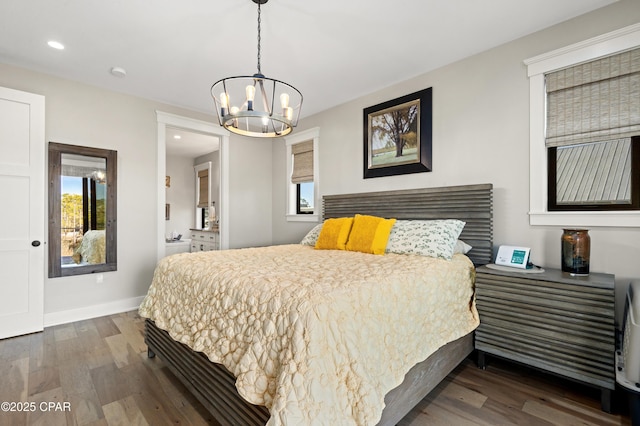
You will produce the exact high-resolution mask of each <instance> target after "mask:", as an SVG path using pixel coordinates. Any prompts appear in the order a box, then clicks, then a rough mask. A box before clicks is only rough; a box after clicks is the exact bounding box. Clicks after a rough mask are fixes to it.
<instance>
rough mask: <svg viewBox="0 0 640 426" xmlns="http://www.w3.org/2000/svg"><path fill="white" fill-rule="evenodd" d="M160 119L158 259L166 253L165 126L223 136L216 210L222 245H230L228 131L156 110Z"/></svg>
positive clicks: (222, 247)
mask: <svg viewBox="0 0 640 426" xmlns="http://www.w3.org/2000/svg"><path fill="white" fill-rule="evenodd" d="M156 118H157V121H158V143H157V147H158V158H157V162H158V164H157V170H158V176H157V182H158V198H157V199H158V206H157V209H156V212H157V217H156V221H157V230H156V233H157V235H156V237H157V239H156V241H157V258H158V259H157V260H160V259H162V258H163V257H164V256H165V203H166V193H165V192H166V191H165V177H166V174H167V173H166V171H167V151H166V144H167V142H166V129H167V127H176V128H180V129H184V130H187V131H194V132H197V133H203V134H206V135H211V136H215V137H218V138H220V206H217V207H216V214H217V216H218V217H219V218H220V249H221V250H222V249H226V248H229V232H228V231H229V167H228V165H229V135H230V133H229V131H227V130H225V129H223V128H222V127H220V126H217V125H214V124H212V123H208V122H206V121H202V120H196V119H194V118H189V117H184V116H180V115H176V114H171V113H167V112H162V111H156Z"/></svg>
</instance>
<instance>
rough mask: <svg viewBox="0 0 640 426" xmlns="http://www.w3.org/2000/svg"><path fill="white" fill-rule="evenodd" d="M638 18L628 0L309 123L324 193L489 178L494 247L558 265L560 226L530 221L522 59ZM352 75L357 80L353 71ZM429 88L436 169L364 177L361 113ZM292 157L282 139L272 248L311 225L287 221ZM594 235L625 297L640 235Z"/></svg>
mask: <svg viewBox="0 0 640 426" xmlns="http://www.w3.org/2000/svg"><path fill="white" fill-rule="evenodd" d="M637 22H640V2H638V1H637V0H622V1H620V2H618V3H616V4H613V5H611V6H609V7H606V8H604V9H601V10H598V11H595V12H593V13H590V14H587V15H584V16H582V17H578V18H576V19H573V20H571V21H568V22H565V23H562V24H559V25H557V26H555V27H552V28H550V29H547V30H544V31H541V32H539V33H536V34H533V35H531V36H528V37H525V38H522V39H519V40H516V41H513V42H511V43H508V44H505V45H502V46H500V47H497V48H495V49H492V50H489V51H487V52H484V53H481V54H478V55H476V56H473V57H471V58H468V59H465V60H463V61H460V62H457V63H454V64H451V65H449V66H446V67H443V68H440V69H437V70H434V71H432V72H429V73H427V74H424V75H421V76H419V77H416V78H414V79H412V80H409V81H405V82H403V83H400V84H397V85H394V86H391V87H388V88H386V89H384V90H381V91H378V92H375V93H372V94H370V95H368V96H365V97H362V98H359V99H356V100H354V101H352V102H349V103H346V104H344V105H341V106H339V107H335V108H332V109H330V110H328V111H324V112H322V113H319V114H317V115H314V116H312V117H309V118H307V119H305V120H303V122H302V123H301V126H299V129H298V131H300V130H304V129H307V128H311V127H315V126H318V127H320V144H319V145H320V182H321V193H323V194H335V193H350V192H369V191H380V190H392V189H401V188H419V187H434V186H444V185H459V184H470V183H484V182H490V183H493V185H494V200H495V204H494V242H495V244H496V246H497V245H500V244H512V245H524V246H530V247H532V260H533V262H535V263H537V264H540V265H544V266H547V267H556V268H557V267H559V266H560V235H561V233H562V230H561V229H560V228H559V227H539V226H536V227H532V226H530V225H529V217H528V211H529V81H528V79H527V73H526V67H525V65H524V64H523V60H525V59H526V58H529V57H533V56H536V55H539V54H542V53H545V52H548V51H551V50H554V49H557V48H560V47H563V46H566V45H569V44H572V43H576V42H579V41H582V40H586V39H588V38H591V37H594V36H597V35H600V34H603V33H607V32H610V31H613V30H616V29H619V28H622V27H625V26H627V25H631V24H634V23H637ZM435 42H437V43H441V42H442V41H435ZM416 54H418V55H419V54H421V52H416ZM345 78H354V79H355V78H358V76H357V75H353V76H350V75H349V74H348V72H346V73H345ZM426 87H433V172H431V173H421V174H412V175H404V176H393V177H384V178H374V179H363V178H362V149H363V134H362V133H363V131H362V128H363V124H362V123H363V117H362V114H363V113H362V110H363V109H364V108H366V107H369V106H372V105H376V104H378V103H380V102H384V101H387V100H389V99H393V98H396V97H399V96H402V95H405V94H408V93H412V92H415V91H418V90H421V89H424V88H426ZM284 156H285V148H284V142H283V141H276V142H275V143H274V187H273V188H274V189H273V191H274V226H273V233H274V242H289V241H298V240H299V239H300V238H301V237H302V236H303V235H304V233H305V231H306V230H308V229H310V227H311V224H300V223H287V222H286V221H285V220H284V205H285V199H284V194H283V191H284V188H285V185H286V179H285V177H284V169H285V165H284ZM590 234H591V247H592V253H591V270H592V271H598V272H609V273H613V274H615V275H616V281H617V283H616V285H617V289H618V293H619V295H618V298H619V301H621V297H620V296H621V295H622V294H623V292H624V290H625V288H626V285H627V284H628V282H629V280H630V279H631V278H632V277H638V278H640V268H639V267H638V260H639V259H640V229H637V228H631V229H629V228H625V229H620V228H615V227H611V228H599V229H592V230H591V231H590ZM620 307H621V303H619V304H618V311H619V310H620Z"/></svg>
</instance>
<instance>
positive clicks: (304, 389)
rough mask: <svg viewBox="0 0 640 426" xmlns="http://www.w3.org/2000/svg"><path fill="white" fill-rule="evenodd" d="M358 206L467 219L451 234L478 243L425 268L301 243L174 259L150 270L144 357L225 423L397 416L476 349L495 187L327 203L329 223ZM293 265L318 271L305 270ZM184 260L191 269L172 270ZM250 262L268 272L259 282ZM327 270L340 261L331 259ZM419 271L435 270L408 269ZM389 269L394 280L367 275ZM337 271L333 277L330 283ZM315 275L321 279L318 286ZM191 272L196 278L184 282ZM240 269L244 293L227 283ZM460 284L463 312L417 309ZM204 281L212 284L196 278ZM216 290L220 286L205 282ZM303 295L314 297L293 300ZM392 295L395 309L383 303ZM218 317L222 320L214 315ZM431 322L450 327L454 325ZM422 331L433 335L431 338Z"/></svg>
mask: <svg viewBox="0 0 640 426" xmlns="http://www.w3.org/2000/svg"><path fill="white" fill-rule="evenodd" d="M356 214H366V215H375V216H380V217H387V218H388V217H394V218H397V219H399V220H404V221H406V220H411V219H423V220H424V219H427V220H435V219H457V220H460V221H464V222H465V223H466V225H465V226H464V229H463V230H462V233H461V234H460V236H459V238H460V239H461V240H463V241H465V242H466V243H467V244H469V245H471V246H472V247H473V248H472V249H471V251H469V252H468V253H467V256H464V255H458V254H456V255H454V256H452V258H451V259H450V260H447V261H443V260H442V259H431V260H430V261H428V262H430V263H429V265H428V266H424V265H423V264H422V262H425V261H426V260H423V259H418V258H419V257H421V256H406V255H399V254H395V253H390V254H386V255H385V256H375V255H370V254H363V253H360V252H345V251H340V250H314V249H313V248H312V247H308V246H306V247H305V246H304V245H301V244H298V245H283V246H274V247H272V248H251V249H240V250H229V251H226V253H222V252H218V253H217V254H215V255H211V254H207V253H198V254H180V255H175V256H170V257H169V258H166V259H165V260H163V261H162V262H161V263H160V264H159V265H158V268H157V269H156V274H155V275H154V283H153V284H152V286H151V288H150V290H149V294H148V295H147V298H145V301H144V302H143V304H142V305H141V308H140V312H141V315H142V316H144V317H146V318H147V321H146V336H145V340H146V342H147V345H148V348H149V356H154V355H156V354H157V355H158V356H159V357H160V358H161V359H162V360H163V361H164V362H166V363H167V365H168V366H169V367H170V369H171V370H172V371H173V372H174V374H176V376H177V377H178V378H179V379H180V380H181V381H183V382H184V383H185V385H186V386H187V387H188V388H189V390H190V391H191V392H192V393H193V394H194V395H195V396H196V397H197V398H198V399H199V400H200V402H202V404H203V405H204V406H205V407H206V408H207V409H208V410H209V411H211V412H212V413H213V414H214V416H215V418H216V420H218V421H219V422H220V423H221V424H230V425H257V424H265V423H269V424H274V425H277V424H312V423H317V424H322V423H325V424H326V423H329V422H330V423H335V424H375V423H378V424H395V423H397V421H398V420H400V419H401V418H402V417H404V416H405V415H406V413H408V412H409V411H410V410H411V408H412V407H413V406H415V404H417V403H418V402H419V401H420V400H421V399H423V398H424V396H425V395H426V394H427V393H428V392H429V391H430V390H431V389H433V388H434V387H435V386H436V385H437V384H438V383H439V382H440V381H441V380H442V379H443V378H444V377H446V375H447V374H448V373H449V372H450V371H451V370H452V369H453V368H455V366H457V365H458V364H459V363H460V362H461V361H462V360H463V359H464V358H465V357H466V356H467V355H468V354H469V353H470V352H471V351H472V349H473V329H474V328H475V326H477V312H476V311H475V306H474V305H473V282H472V280H473V275H474V274H473V264H476V265H480V264H484V263H488V262H489V261H490V259H491V251H492V186H491V185H490V184H482V185H468V186H456V187H444V188H428V189H417V190H402V191H385V192H375V193H364V194H343V195H334V196H325V197H324V199H323V215H324V218H325V219H332V218H341V217H348V216H353V215H356ZM205 256H214V257H205ZM298 258H299V259H301V260H296V259H298ZM471 261H473V264H472V263H471ZM302 262H306V263H305V265H315V266H308V267H306V269H305V268H300V267H299V264H300V263H302ZM369 262H372V264H369ZM180 264H185V265H188V266H187V267H186V268H185V267H182V269H180V268H179V267H178V265H180ZM209 264H213V265H215V267H213V268H214V269H210V268H211V266H208V265H209ZM254 264H255V265H257V267H258V268H259V269H260V270H261V271H264V272H266V274H265V275H264V276H257V272H255V271H253V270H251V267H252V266H253V265H254ZM330 264H331V265H335V266H334V267H333V268H328V267H326V265H330ZM234 265H235V266H234ZM394 265H395V266H394ZM398 265H402V267H401V268H399V267H398ZM449 265H451V270H450V269H449V268H450V266H449ZM424 267H426V268H431V269H432V270H433V271H434V272H436V273H433V274H422V273H420V272H417V271H422V269H420V268H424ZM296 268H298V269H296ZM440 268H442V269H440ZM209 269H210V270H209ZM307 269H308V271H307ZM390 269H394V272H393V273H392V274H390V275H389V276H386V275H385V276H383V277H380V276H378V275H370V274H378V273H379V271H380V270H390ZM176 271H183V272H176ZM184 271H189V272H188V273H185V272H184ZM336 271H339V275H340V276H339V277H337V279H335V280H333V281H332V280H329V279H328V278H327V276H328V275H332V274H333V273H334V272H336ZM372 271H373V272H372ZM336 273H337V272H336ZM291 274H292V275H293V276H294V277H295V278H291ZM318 275H322V279H321V280H320V281H321V282H314V281H313V277H315V276H318ZM186 276H189V277H192V278H195V279H193V280H192V281H190V282H191V284H189V285H188V286H185V285H181V283H180V281H182V280H183V278H184V277H186ZM214 276H215V277H214ZM238 276H240V277H242V281H243V285H242V286H241V287H235V284H231V283H232V282H234V281H233V280H231V278H232V277H233V278H234V279H236V281H237V278H238ZM343 276H348V277H349V279H348V280H346V279H344V278H341V277H343ZM435 277H440V279H441V280H440V281H439V282H438V283H437V285H438V286H442V288H441V287H437V291H436V290H435V289H436V288H435V287H434V286H433V285H429V284H430V283H431V281H430V280H434V279H436V278H435ZM184 279H186V278H184ZM464 280H467V281H470V284H468V283H467V284H465V286H466V290H459V291H466V292H467V293H464V292H463V293H461V294H462V296H460V295H459V296H458V297H457V299H460V300H463V301H464V303H463V304H462V307H460V304H457V305H456V307H453V305H451V309H454V310H456V309H457V310H458V311H459V313H456V314H451V313H447V314H446V315H449V316H448V317H447V321H442V315H443V313H436V312H435V309H433V311H434V313H433V314H432V313H431V311H432V309H431V308H426V307H425V306H426V305H425V306H423V305H424V304H426V303H430V302H429V298H433V297H436V298H438V297H445V296H442V294H445V293H446V291H444V286H447V285H450V284H451V285H452V286H453V287H454V288H458V287H456V286H457V284H456V283H457V282H458V281H460V282H462V281H464ZM209 281H214V282H215V283H216V284H215V285H214V286H213V287H211V286H209V285H208V284H207V285H205V284H204V283H205V282H209ZM293 281H296V283H295V285H293V284H292V282H293ZM283 282H284V283H286V284H282V283H283ZM305 283H306V284H305ZM328 283H330V284H328ZM372 283H373V284H375V285H372ZM380 283H384V285H385V292H384V293H381V292H380V291H379V288H380V286H379V284H380ZM307 284H308V285H307ZM320 284H321V285H320ZM454 284H455V285H454ZM180 285H181V286H180ZM376 286H377V287H376ZM465 286H463V288H464V287H465ZM218 287H228V288H227V290H228V292H227V293H224V294H223V293H219V292H218V290H211V288H218ZM372 287H373V288H372ZM396 291H398V293H396ZM434 291H435V293H434ZM456 291H458V290H456ZM407 292H408V293H407ZM301 293H305V294H306V295H307V296H310V297H309V298H301V297H300V298H299V297H298V296H299V294H301ZM423 293H424V294H423ZM394 298H396V299H398V300H396V301H395V303H396V305H392V304H391V303H392V302H391V301H392V299H394ZM454 299H456V297H454ZM189 300H190V301H189ZM298 300H299V302H298ZM294 301H295V302H294ZM261 302H264V303H261ZM439 303H440V304H445V305H447V306H449V305H448V304H449V302H446V301H441V302H439ZM465 304H466V306H465ZM387 305H389V306H387ZM186 306H189V307H188V308H186ZM212 306H214V308H213V309H214V311H213V312H211V311H209V309H212ZM256 306H263V307H264V309H263V310H258V308H257V307H256ZM353 306H355V308H354V307H353ZM421 308H424V310H420V309H421ZM247 309H249V310H251V309H253V310H255V311H250V312H246V311H247ZM222 311H224V312H225V317H224V318H223V317H222V316H217V315H220V312H222ZM458 311H456V312H458ZM354 312H355V314H354ZM412 312H414V314H412ZM432 315H435V316H432ZM438 316H440V319H439V320H438V319H437V318H438ZM207 317H210V318H214V319H213V322H215V323H216V325H215V326H213V325H210V323H209V321H208V320H206V318H207ZM231 318H235V320H234V321H235V322H233V321H231ZM270 319H272V321H271V320H270ZM287 321H289V322H287ZM429 321H431V322H429ZM436 323H439V324H445V323H446V324H449V323H454V325H455V324H457V323H459V324H457V325H455V327H454V328H455V330H449V329H445V328H442V329H441V328H440V326H438V327H437V328H436V326H434V325H432V324H436ZM254 325H255V327H254ZM458 325H460V326H461V327H458ZM252 327H253V328H252ZM427 328H429V329H430V328H433V329H434V330H436V329H437V332H433V333H430V334H429V335H427V334H426V332H425V330H426V329H427ZM268 329H274V330H278V331H277V332H276V333H275V335H274V336H273V337H266V338H263V337H260V336H263V334H264V335H265V336H271V335H270V334H267V331H268ZM165 330H170V332H171V335H170V334H169V333H168V332H167V331H165ZM249 331H250V332H249ZM271 331H273V330H271ZM402 333H408V334H402ZM431 335H433V337H432V336H431ZM212 342H213V345H212V344H211V343H212ZM370 342H379V343H380V346H374V343H371V344H369V343H370ZM425 358H426V359H425ZM210 359H212V360H214V361H216V362H211V361H210ZM222 364H224V366H223V365H222ZM225 366H226V367H225ZM230 371H231V372H230ZM327 371H335V374H334V373H332V374H327ZM232 373H233V374H232ZM240 394H242V395H243V397H244V398H243V397H240ZM246 400H249V401H252V402H254V403H255V404H251V403H248V402H247V401H246ZM266 407H269V409H267V408H266ZM345 413H347V414H345Z"/></svg>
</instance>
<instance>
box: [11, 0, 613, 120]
mask: <svg viewBox="0 0 640 426" xmlns="http://www.w3.org/2000/svg"><path fill="white" fill-rule="evenodd" d="M614 1H615V0H394V1H389V0H387V1H378V0H322V1H309V0H271V1H270V2H269V3H267V4H265V5H263V6H262V60H261V62H262V72H263V73H264V74H265V75H267V76H268V77H271V78H275V79H279V80H283V81H286V82H288V83H290V84H292V85H293V86H295V87H296V88H298V89H299V90H300V91H301V92H302V93H303V95H304V104H303V106H302V116H308V115H310V114H313V113H317V112H319V111H322V110H325V109H328V108H330V107H332V106H335V105H338V104H341V103H344V102H346V101H349V100H351V99H355V98H358V97H360V96H363V95H365V94H367V93H371V92H374V91H376V90H378V89H381V88H383V87H386V86H390V85H392V84H394V83H396V82H399V81H403V80H406V79H408V78H411V77H414V76H416V75H419V74H422V73H425V72H427V71H429V70H432V69H435V68H438V67H440V66H443V65H446V64H448V63H451V62H453V61H456V60H459V59H461V58H464V57H467V56H470V55H473V54H475V53H478V52H481V51H484V50H487V49H489V48H492V47H494V46H497V45H500V44H503V43H505V42H508V41H510V40H513V39H516V38H519V37H522V36H524V35H526V34H529V33H532V32H535V31H538V30H541V29H543V28H545V27H548V26H551V25H554V24H557V23H559V22H562V21H564V20H567V19H569V18H572V17H574V16H577V15H580V14H583V13H586V12H588V11H591V10H594V9H597V8H599V7H602V6H605V5H607V4H610V3H613V2H614ZM49 40H57V41H59V42H61V43H63V44H64V45H65V49H64V50H62V51H58V50H54V49H52V48H50V47H48V46H47V41H49ZM256 46H257V6H256V4H255V3H253V2H252V1H251V0H206V1H205V0H182V1H178V0H154V1H150V0H56V1H53V0H1V1H0V62H4V63H8V64H13V65H18V66H21V67H25V68H29V69H33V70H36V71H41V72H45V73H48V74H53V75H56V76H60V77H63V78H67V79H71V80H76V81H80V82H84V83H88V84H91V85H95V86H99V87H103V88H106V89H110V90H115V91H118V92H124V93H128V94H132V95H137V96H141V97H144V98H148V99H154V100H158V101H161V102H164V103H168V104H173V105H177V106H182V107H186V108H189V109H192V110H196V111H201V112H207V113H212V109H213V106H212V101H211V98H210V94H209V89H210V86H211V84H212V83H213V82H215V81H217V80H218V79H220V78H222V77H228V76H231V75H251V74H254V73H255V72H256V54H257V48H256ZM112 67H122V68H124V69H125V70H126V72H127V75H126V77H124V78H118V77H114V76H113V75H111V74H110V70H111V68H112Z"/></svg>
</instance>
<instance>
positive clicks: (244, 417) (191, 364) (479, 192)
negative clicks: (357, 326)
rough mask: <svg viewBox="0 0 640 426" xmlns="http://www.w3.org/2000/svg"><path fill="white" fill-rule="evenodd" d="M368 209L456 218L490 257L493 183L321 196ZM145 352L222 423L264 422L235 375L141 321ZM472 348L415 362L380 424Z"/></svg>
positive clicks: (343, 209) (336, 206) (348, 207)
mask: <svg viewBox="0 0 640 426" xmlns="http://www.w3.org/2000/svg"><path fill="white" fill-rule="evenodd" d="M356 213H360V214H371V215H376V216H382V217H395V218H397V219H460V220H463V221H465V222H466V225H465V227H464V230H463V231H462V234H461V236H460V239H461V240H464V241H465V242H466V243H468V244H470V245H471V246H473V249H472V250H471V251H470V252H469V253H468V254H467V256H469V258H471V260H472V261H473V262H474V264H475V265H476V266H479V265H483V264H486V263H490V262H491V257H492V246H493V186H492V185H491V184H480V185H464V186H450V187H440V188H424V189H410V190H399V191H384V192H370V193H361V194H342V195H328V196H324V198H323V216H324V218H325V219H327V218H331V217H341V216H353V215H354V214H356ZM145 342H146V343H147V346H148V355H149V357H150V358H153V357H154V356H155V355H156V354H157V355H158V356H159V357H160V358H161V359H162V361H164V362H165V363H166V364H167V366H168V367H169V369H170V370H171V371H172V372H173V374H175V375H176V377H177V378H178V379H180V381H182V382H183V383H184V384H185V386H186V387H187V388H188V389H189V390H190V391H191V393H193V395H194V396H195V397H196V398H197V399H198V400H199V401H200V402H201V403H202V405H203V406H204V407H205V408H206V409H207V410H209V411H210V412H211V413H212V414H213V415H214V416H215V419H216V420H217V421H218V422H219V423H220V424H222V425H229V426H240V425H252V426H253V425H264V424H265V423H266V422H267V420H268V419H269V412H268V411H267V409H266V408H265V407H263V406H258V405H252V404H250V403H248V402H246V401H245V400H244V399H242V398H241V397H240V395H239V394H238V392H237V390H236V387H235V377H234V376H233V375H232V374H231V373H229V372H228V371H227V370H226V368H224V367H223V366H222V365H220V364H216V363H212V362H211V361H209V360H208V358H207V357H206V356H205V355H204V354H202V353H200V352H194V351H192V350H191V349H190V348H189V347H188V346H186V345H183V344H181V343H179V342H176V341H174V340H173V339H172V338H171V337H169V334H168V333H167V332H166V331H164V330H161V329H159V328H157V327H156V326H155V324H154V323H153V321H150V320H147V321H146V323H145ZM471 351H473V332H471V333H469V334H468V335H466V336H463V337H461V338H460V339H458V340H455V341H453V342H450V343H448V344H447V345H445V346H443V347H442V348H440V349H438V350H437V351H436V352H435V353H433V354H432V355H431V356H430V357H429V358H427V359H426V360H425V361H423V362H421V363H418V364H416V365H415V366H414V367H413V368H412V369H411V370H409V372H408V373H407V374H406V376H405V379H404V381H403V382H402V383H401V384H400V385H399V386H398V387H396V388H395V389H393V390H391V391H390V392H389V393H388V394H387V395H386V396H385V405H386V406H385V409H384V411H383V412H382V418H381V420H380V422H379V424H380V425H395V424H396V423H397V422H398V421H399V420H400V419H402V418H403V417H404V416H405V415H406V414H407V413H408V412H409V411H411V409H412V408H413V407H414V406H415V405H416V404H418V402H420V401H421V400H422V399H423V398H424V397H425V396H426V395H427V394H428V393H429V392H430V391H431V390H432V389H433V388H435V387H436V386H437V385H438V383H440V382H441V381H442V380H443V379H444V378H445V377H446V376H447V375H448V374H449V373H450V372H451V371H452V370H453V369H454V368H455V367H456V366H457V365H458V364H459V363H460V362H462V361H463V360H464V359H465V358H466V357H467V356H468V355H469V354H470V353H471Z"/></svg>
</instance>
